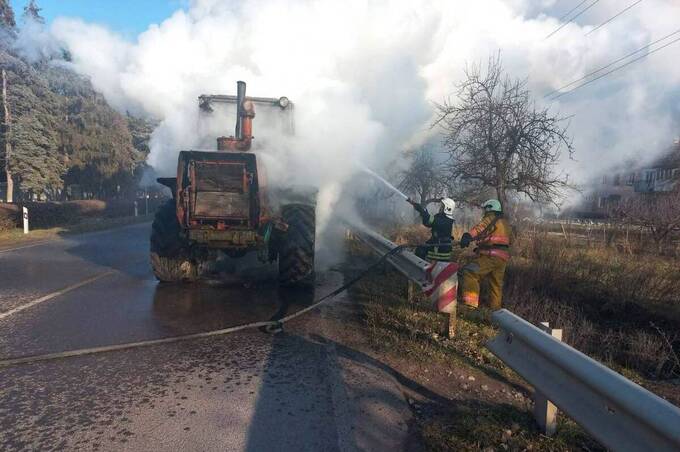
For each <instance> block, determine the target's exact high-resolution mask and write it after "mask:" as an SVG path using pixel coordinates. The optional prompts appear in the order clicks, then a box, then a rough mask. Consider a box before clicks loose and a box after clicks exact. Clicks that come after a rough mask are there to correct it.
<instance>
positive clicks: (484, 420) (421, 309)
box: [344, 242, 601, 451]
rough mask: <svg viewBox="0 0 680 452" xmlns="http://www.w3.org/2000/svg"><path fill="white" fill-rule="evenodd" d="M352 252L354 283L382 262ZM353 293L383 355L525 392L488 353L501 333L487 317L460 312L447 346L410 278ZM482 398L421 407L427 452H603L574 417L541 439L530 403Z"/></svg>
mask: <svg viewBox="0 0 680 452" xmlns="http://www.w3.org/2000/svg"><path fill="white" fill-rule="evenodd" d="M350 248H351V250H350V253H349V254H350V259H351V261H350V262H349V263H348V264H347V265H346V268H345V269H344V270H345V272H346V273H347V274H348V276H353V275H354V274H355V272H357V271H359V269H360V268H361V267H362V265H361V264H360V263H361V262H363V263H365V261H366V260H372V259H375V257H374V256H370V255H368V254H367V253H366V252H365V250H362V249H361V247H360V246H357V244H356V243H355V242H352V243H350ZM350 291H351V296H352V299H353V300H356V301H357V302H359V304H360V306H362V308H363V309H362V311H363V315H362V321H363V323H364V325H365V331H366V332H367V335H368V338H369V340H370V344H371V347H372V348H373V349H374V350H376V351H378V352H379V353H381V354H385V355H390V356H393V357H395V356H396V357H398V359H399V360H404V361H406V362H410V363H420V364H421V365H422V366H427V367H430V368H434V369H438V372H439V373H440V374H442V375H446V374H447V370H449V369H451V370H454V369H455V370H456V371H457V372H459V373H461V372H462V373H465V374H467V375H470V374H471V373H479V372H481V373H483V374H487V375H491V376H495V378H497V379H498V382H500V383H497V384H500V385H510V386H513V387H519V386H522V385H523V383H522V381H521V379H520V378H519V377H518V376H517V375H516V374H514V373H513V372H512V371H511V370H510V369H508V368H507V367H505V366H504V365H503V363H502V362H500V361H499V360H498V359H496V358H495V357H494V356H493V355H492V354H491V353H490V352H489V351H488V350H487V349H486V348H485V347H484V344H485V343H486V341H487V340H488V339H490V338H491V337H492V336H494V335H495V334H496V331H495V330H494V328H493V327H492V326H491V325H490V324H489V323H488V321H487V320H486V318H487V317H488V313H486V312H484V311H464V310H461V312H459V319H458V332H457V335H456V337H455V338H454V339H447V338H446V337H445V336H444V334H443V332H444V330H445V328H446V326H447V325H448V322H447V318H446V316H443V315H441V314H438V313H436V312H432V311H430V310H429V309H428V307H427V306H428V303H427V302H426V301H425V299H424V298H423V297H422V295H421V296H420V299H419V300H418V301H419V302H417V303H409V302H408V301H407V299H406V282H405V280H404V278H403V277H402V276H401V275H400V274H398V273H397V272H396V271H394V270H393V269H391V268H390V267H385V268H384V269H383V270H377V271H374V272H372V273H371V274H369V275H368V276H367V277H366V278H365V279H363V280H361V281H360V282H359V283H358V284H357V285H355V286H354V287H353V288H352V289H350ZM424 375H427V374H424ZM448 375H449V377H448V378H445V379H444V384H445V385H449V386H451V387H456V388H458V387H460V381H459V380H457V379H456V378H455V375H454V376H451V372H450V371H449V372H448ZM418 383H420V384H427V383H425V382H424V381H418ZM510 386H503V387H506V388H507V387H510ZM475 394H476V392H474V391H473V389H472V388H470V389H466V390H464V391H463V394H462V396H461V397H460V398H456V399H455V400H451V401H449V402H447V403H444V404H441V403H438V402H423V403H422V404H419V406H418V408H416V409H415V410H414V416H415V419H416V426H417V431H418V433H419V435H420V437H421V439H422V441H423V443H424V445H425V447H426V449H427V450H432V451H476V450H485V449H487V448H491V449H488V450H517V451H522V450H552V451H571V450H580V449H582V448H583V446H586V447H587V448H588V449H589V450H601V448H600V447H599V446H598V445H597V444H596V443H595V442H594V441H593V440H592V438H590V437H589V436H588V435H587V434H585V433H584V431H583V430H582V429H581V428H580V427H578V426H577V425H576V424H575V423H574V422H573V421H571V420H569V419H568V418H563V417H561V418H560V420H559V422H560V427H559V432H558V435H557V436H556V437H554V438H548V437H545V436H543V435H541V434H540V432H539V431H538V430H537V427H536V425H535V423H534V421H533V418H532V416H531V414H530V411H529V410H528V409H527V404H528V403H529V401H528V399H527V398H526V397H523V398H519V399H511V400H508V399H507V398H506V399H503V400H496V399H494V398H493V397H477V396H476V395H475ZM517 395H519V393H517Z"/></svg>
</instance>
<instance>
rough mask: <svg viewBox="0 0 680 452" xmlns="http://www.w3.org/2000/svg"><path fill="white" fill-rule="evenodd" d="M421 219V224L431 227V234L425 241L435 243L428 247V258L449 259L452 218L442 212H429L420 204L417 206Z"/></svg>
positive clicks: (430, 243) (429, 243)
mask: <svg viewBox="0 0 680 452" xmlns="http://www.w3.org/2000/svg"><path fill="white" fill-rule="evenodd" d="M416 209H418V212H419V213H420V216H421V218H422V220H423V226H427V227H428V228H430V229H432V236H431V237H430V239H429V240H428V241H427V242H426V244H427V245H435V246H431V247H429V248H428V252H427V254H428V259H433V260H440V261H449V260H450V259H451V250H452V247H451V234H452V233H453V223H454V222H453V220H452V219H451V218H449V217H447V216H446V215H444V214H443V213H442V212H439V213H437V214H435V215H432V214H431V213H429V212H428V211H427V210H426V209H424V208H423V207H421V206H417V207H416Z"/></svg>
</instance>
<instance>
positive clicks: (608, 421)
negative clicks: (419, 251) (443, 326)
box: [353, 227, 680, 452]
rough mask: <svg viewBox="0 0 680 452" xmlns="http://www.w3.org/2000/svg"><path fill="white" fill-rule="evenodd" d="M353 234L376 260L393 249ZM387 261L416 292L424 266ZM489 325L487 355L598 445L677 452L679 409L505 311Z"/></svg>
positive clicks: (397, 258)
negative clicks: (492, 331) (495, 330)
mask: <svg viewBox="0 0 680 452" xmlns="http://www.w3.org/2000/svg"><path fill="white" fill-rule="evenodd" d="M353 232H354V233H355V235H356V236H357V238H359V239H360V240H361V241H362V242H364V243H365V244H366V245H368V246H369V247H370V248H371V249H373V251H375V252H376V253H377V254H379V255H383V254H386V253H387V252H389V251H390V250H392V249H394V248H395V247H396V246H397V245H396V244H395V243H392V242H390V241H389V240H387V239H385V238H384V237H382V236H380V235H379V234H377V233H375V232H372V231H368V230H365V229H362V228H356V227H353ZM387 260H388V261H389V262H390V263H391V264H392V265H393V266H394V267H395V268H396V269H397V270H398V271H399V272H401V273H402V274H403V275H404V276H406V277H407V278H408V279H409V280H410V281H412V282H414V283H416V284H418V285H419V286H420V287H421V288H422V287H424V286H425V285H426V284H427V279H426V275H425V269H426V268H427V266H428V265H429V263H428V262H427V261H424V260H422V259H420V258H418V257H416V256H415V255H414V254H413V253H411V252H409V251H407V250H402V251H400V252H398V253H396V254H395V255H394V256H390V257H389V258H388V259H387ZM453 315H454V316H455V312H454V314H453ZM492 321H493V322H494V323H495V324H496V325H498V326H499V327H500V329H501V331H500V333H499V334H498V336H496V337H495V338H494V339H492V340H491V341H489V342H488V343H487V347H488V348H489V350H491V352H492V353H494V354H495V355H496V356H497V357H498V358H500V359H501V360H502V361H503V362H504V363H505V364H507V365H508V366H509V367H511V368H512V369H513V370H515V371H516V372H517V373H518V374H519V375H521V376H522V377H523V378H524V379H525V380H526V381H527V382H529V383H530V384H531V385H532V386H534V388H535V390H536V393H537V395H538V394H540V395H541V397H545V398H546V399H547V400H549V401H550V402H552V403H554V404H555V405H556V406H557V407H558V408H559V409H561V410H562V411H564V412H565V413H566V414H567V415H569V416H570V417H571V418H572V419H573V420H574V421H576V422H577V423H578V424H580V425H581V426H582V427H583V428H584V429H585V430H586V431H588V432H589V433H590V434H592V435H593V437H595V438H596V439H597V440H598V441H600V442H601V443H602V444H603V445H605V446H606V447H608V448H610V449H612V450H615V451H651V450H653V451H655V452H657V451H680V409H679V408H677V407H676V406H674V405H672V404H670V403H669V402H667V401H665V400H663V399H662V398H660V397H658V396H656V395H654V394H652V393H651V392H649V391H647V390H646V389H644V388H642V387H641V386H639V385H637V384H635V383H633V382H632V381H630V380H628V379H626V378H624V377H623V376H622V375H620V374H618V373H616V372H614V371H613V370H611V369H609V368H607V367H605V366H603V365H602V364H600V363H598V362H597V361H595V360H593V359H592V358H590V357H588V356H586V355H584V354H583V353H581V352H579V351H578V350H575V349H574V348H572V347H570V346H568V345H566V344H565V343H563V342H561V341H560V340H559V339H557V338H555V337H553V336H551V335H550V334H548V333H546V332H545V331H542V330H541V329H539V328H538V327H536V326H534V325H532V324H531V323H529V322H527V321H526V320H524V319H522V318H521V317H518V316H517V315H515V314H513V313H512V312H510V311H508V310H505V309H502V310H500V311H497V312H495V313H494V314H493V315H492ZM548 404H549V402H548Z"/></svg>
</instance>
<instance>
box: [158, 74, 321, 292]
mask: <svg viewBox="0 0 680 452" xmlns="http://www.w3.org/2000/svg"><path fill="white" fill-rule="evenodd" d="M237 93H238V94H237V95H236V96H201V97H200V98H199V101H200V108H201V113H202V114H205V115H206V116H207V121H210V120H212V121H213V122H214V121H215V120H216V119H218V118H216V117H215V116H216V115H213V114H212V113H213V111H214V108H217V107H218V106H221V107H226V108H229V109H231V110H235V112H236V132H235V134H234V136H231V137H220V138H217V150H216V151H197V150H192V151H182V152H180V154H179V159H178V164H177V177H173V178H169V177H168V178H159V179H158V182H159V183H161V184H163V185H165V186H166V187H168V188H170V190H171V191H172V195H173V198H172V200H170V201H168V202H167V203H166V204H165V205H163V206H162V207H161V208H160V209H159V210H158V211H157V213H156V216H155V219H154V221H153V225H152V231H151V266H152V268H153V272H154V274H155V275H156V277H157V278H158V280H160V281H162V282H181V281H196V280H198V279H201V278H203V277H204V276H205V275H206V274H210V273H211V272H214V269H215V268H216V267H218V266H219V265H218V263H219V262H221V261H224V260H225V259H240V258H243V257H245V256H246V255H247V254H249V253H257V256H258V258H259V260H260V261H262V262H270V263H272V262H275V261H278V268H279V280H280V282H281V283H282V284H285V285H297V284H307V283H309V282H311V281H312V278H313V272H314V239H315V203H316V200H315V198H316V193H315V191H314V190H310V189H309V188H305V187H293V188H292V189H289V190H285V191H284V190H278V191H276V190H268V189H267V187H266V184H265V177H264V168H262V165H261V162H260V164H258V156H257V155H256V154H255V153H253V152H250V150H251V145H252V142H253V135H252V130H253V118H254V117H255V106H256V105H257V106H258V111H260V110H262V112H263V113H264V117H265V118H267V115H269V118H270V119H271V118H274V120H270V121H268V124H269V125H271V126H272V127H275V126H276V125H277V124H278V126H283V127H284V128H285V129H287V130H286V131H287V133H292V130H293V120H292V111H293V104H292V103H291V102H290V101H289V100H288V99H287V98H285V97H281V98H279V99H275V98H258V97H246V84H245V83H244V82H238V84H237Z"/></svg>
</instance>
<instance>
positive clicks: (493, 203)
mask: <svg viewBox="0 0 680 452" xmlns="http://www.w3.org/2000/svg"><path fill="white" fill-rule="evenodd" d="M482 208H483V209H484V211H485V212H499V213H500V212H503V207H501V203H500V201H498V200H497V199H489V200H488V201H486V202H485V203H484V204H482Z"/></svg>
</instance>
